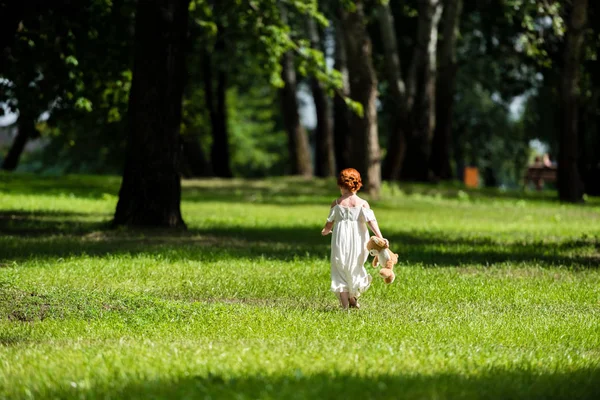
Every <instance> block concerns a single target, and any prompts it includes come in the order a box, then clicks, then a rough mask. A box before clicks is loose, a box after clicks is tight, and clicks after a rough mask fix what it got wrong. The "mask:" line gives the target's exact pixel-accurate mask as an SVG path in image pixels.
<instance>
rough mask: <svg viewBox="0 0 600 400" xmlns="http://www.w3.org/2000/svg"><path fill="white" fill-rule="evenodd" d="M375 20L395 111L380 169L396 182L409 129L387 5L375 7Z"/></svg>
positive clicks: (390, 12)
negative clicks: (386, 150)
mask: <svg viewBox="0 0 600 400" xmlns="http://www.w3.org/2000/svg"><path fill="white" fill-rule="evenodd" d="M377 19H378V23H379V29H380V32H381V40H382V42H383V47H384V51H385V64H386V73H387V76H388V81H389V85H390V92H391V95H390V98H391V101H392V102H393V103H394V104H393V109H394V110H395V113H394V116H393V120H392V129H391V131H390V133H389V141H388V146H387V149H388V152H387V154H386V157H385V160H384V161H383V166H382V176H383V179H386V180H397V179H398V178H399V177H400V171H401V168H402V163H403V161H404V155H405V151H406V130H407V128H408V126H409V118H408V104H407V99H406V85H405V83H404V80H403V79H402V68H401V62H400V56H399V55H398V44H397V43H396V30H395V27H394V16H393V14H392V11H391V10H390V6H389V3H385V4H380V5H379V6H378V7H377Z"/></svg>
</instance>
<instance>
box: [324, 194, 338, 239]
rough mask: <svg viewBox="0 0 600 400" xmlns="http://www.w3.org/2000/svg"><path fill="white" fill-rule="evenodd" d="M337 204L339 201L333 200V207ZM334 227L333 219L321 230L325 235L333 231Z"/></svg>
mask: <svg viewBox="0 0 600 400" xmlns="http://www.w3.org/2000/svg"><path fill="white" fill-rule="evenodd" d="M336 204H337V201H335V200H334V201H332V202H331V208H333V207H334V206H335V205H336ZM332 228H333V221H331V222H329V221H328V222H327V223H326V224H325V226H324V227H323V229H322V230H321V235H323V236H325V235H329V234H330V233H331V229H332Z"/></svg>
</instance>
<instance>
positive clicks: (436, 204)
mask: <svg viewBox="0 0 600 400" xmlns="http://www.w3.org/2000/svg"><path fill="white" fill-rule="evenodd" d="M119 182H120V179H119V178H117V177H97V176H70V177H64V178H50V177H34V176H29V175H6V174H4V175H0V398H2V399H3V398H8V399H13V398H15V399H20V398H23V399H27V398H34V399H42V398H100V399H159V398H163V399H173V398H199V399H305V398H310V399H327V398H329V399H350V398H357V399H370V398H381V399H471V398H473V399H479V398H481V399H509V398H523V399H535V398H551V399H598V398H600V270H599V265H600V202H599V201H598V200H594V199H591V200H589V201H588V202H587V204H585V205H581V206H571V205H561V204H559V203H558V202H556V201H554V200H553V199H554V195H553V194H544V195H538V194H523V193H520V192H496V191H485V190H475V191H461V190H459V189H458V188H456V187H451V186H442V187H434V186H419V185H401V186H400V188H398V187H391V186H386V187H385V188H384V191H383V196H382V198H381V199H380V200H372V201H371V205H372V207H373V209H374V210H375V213H376V215H377V218H378V221H379V224H380V226H381V228H382V231H383V233H384V235H385V236H386V237H387V238H388V239H389V240H390V242H391V247H392V250H393V251H395V252H397V253H399V260H400V262H399V265H398V266H397V267H396V274H397V278H396V281H395V282H394V283H393V284H391V285H385V284H384V283H383V281H382V280H381V279H380V278H379V277H378V275H377V274H376V271H375V270H373V269H372V268H370V267H369V271H370V273H371V274H373V277H374V280H373V285H372V287H371V289H370V290H369V291H368V292H367V293H365V295H364V296H363V297H362V298H361V305H362V308H361V309H360V310H358V311H357V310H351V311H349V312H345V311H342V310H340V309H339V307H338V304H337V300H336V299H335V297H334V296H333V294H332V293H330V292H329V260H328V255H329V240H330V239H329V237H327V238H323V237H321V236H320V229H321V227H322V225H323V223H324V221H325V218H326V217H327V214H328V210H329V204H330V202H331V200H332V199H334V198H335V197H336V196H337V195H338V191H337V189H336V187H335V183H334V181H333V180H303V179H297V178H277V179H268V180H254V181H244V180H230V181H225V180H193V181H184V182H183V201H182V212H183V216H184V219H185V221H186V223H187V225H188V230H187V231H179V232H167V231H144V232H140V231H137V232H136V231H128V230H123V229H120V230H110V229H108V228H107V225H108V222H109V221H110V218H111V216H112V213H113V212H114V209H115V206H116V202H117V193H118V189H119Z"/></svg>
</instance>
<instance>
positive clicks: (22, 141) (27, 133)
mask: <svg viewBox="0 0 600 400" xmlns="http://www.w3.org/2000/svg"><path fill="white" fill-rule="evenodd" d="M39 136H40V134H39V132H38V131H37V129H36V127H35V118H32V117H31V116H28V115H27V114H25V113H23V114H21V115H20V116H19V119H18V120H17V135H16V136H15V138H14V140H13V143H12V145H11V146H10V149H9V150H8V153H7V154H6V157H5V158H4V160H3V161H2V169H3V170H5V171H14V170H15V169H17V167H18V166H19V160H20V159H21V154H23V150H24V149H25V146H26V145H27V142H28V141H29V140H32V139H36V138H38V137H39Z"/></svg>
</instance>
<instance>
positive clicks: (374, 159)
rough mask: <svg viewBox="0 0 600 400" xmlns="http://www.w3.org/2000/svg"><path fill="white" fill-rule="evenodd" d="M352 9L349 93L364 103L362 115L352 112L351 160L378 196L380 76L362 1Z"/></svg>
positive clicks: (345, 17) (347, 20)
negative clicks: (377, 105)
mask: <svg viewBox="0 0 600 400" xmlns="http://www.w3.org/2000/svg"><path fill="white" fill-rule="evenodd" d="M355 4H356V9H355V11H353V12H348V11H342V26H343V31H344V40H345V44H346V55H347V57H348V73H349V78H350V95H351V98H352V99H353V100H354V101H357V102H359V103H360V104H361V105H362V107H363V116H362V117H361V116H359V115H356V113H352V115H351V119H350V130H351V132H352V147H351V160H352V161H353V162H354V163H355V165H356V167H355V168H356V169H358V170H359V172H360V173H361V174H362V176H363V181H364V182H365V186H366V190H367V191H368V192H369V193H370V194H371V195H373V196H375V197H376V196H378V195H379V192H380V189H381V151H380V148H379V137H378V132H377V108H376V100H377V76H376V74H375V69H374V68H373V60H372V58H371V52H372V49H371V39H370V38H369V35H368V32H367V29H366V26H365V21H364V19H365V15H364V9H363V2H362V1H356V3H355Z"/></svg>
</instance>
